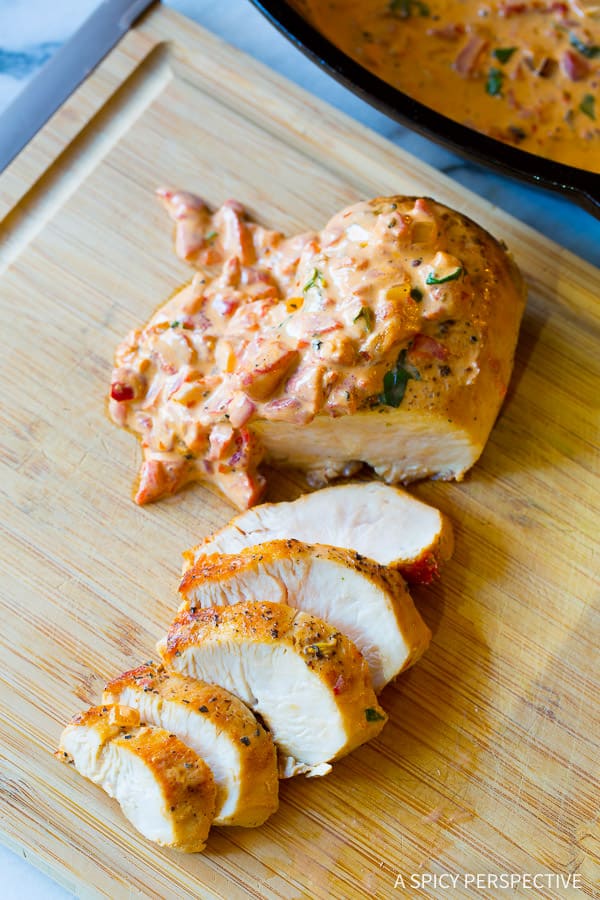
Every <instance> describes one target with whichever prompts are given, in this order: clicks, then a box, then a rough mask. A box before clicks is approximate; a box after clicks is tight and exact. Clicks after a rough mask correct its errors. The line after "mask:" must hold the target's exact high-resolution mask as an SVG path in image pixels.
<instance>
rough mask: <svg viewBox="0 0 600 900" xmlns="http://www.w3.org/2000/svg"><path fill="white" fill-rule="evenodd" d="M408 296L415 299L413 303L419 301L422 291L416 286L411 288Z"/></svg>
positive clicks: (421, 297)
mask: <svg viewBox="0 0 600 900" xmlns="http://www.w3.org/2000/svg"><path fill="white" fill-rule="evenodd" d="M410 296H411V297H412V299H413V300H414V301H415V303H420V302H421V300H422V299H423V291H422V290H421V289H420V288H418V287H414V288H411V289H410Z"/></svg>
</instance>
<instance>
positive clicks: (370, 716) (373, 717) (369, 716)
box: [365, 706, 385, 722]
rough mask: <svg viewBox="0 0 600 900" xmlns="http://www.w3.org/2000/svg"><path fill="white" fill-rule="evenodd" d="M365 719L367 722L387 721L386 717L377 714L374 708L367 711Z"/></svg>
mask: <svg viewBox="0 0 600 900" xmlns="http://www.w3.org/2000/svg"><path fill="white" fill-rule="evenodd" d="M365 719H366V720H367V722H382V721H383V720H384V719H385V716H382V715H381V713H380V712H377V710H376V709H373V707H372V706H368V707H367V708H366V709H365Z"/></svg>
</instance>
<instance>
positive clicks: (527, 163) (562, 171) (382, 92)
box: [251, 0, 600, 219]
mask: <svg viewBox="0 0 600 900" xmlns="http://www.w3.org/2000/svg"><path fill="white" fill-rule="evenodd" d="M251 2H252V3H253V4H254V6H256V7H257V9H259V10H260V11H261V12H262V13H263V15H264V16H266V18H267V19H268V20H269V21H270V22H271V23H272V24H273V25H275V27H276V28H278V29H279V31H281V33H282V34H283V35H285V37H287V38H288V40H290V41H291V42H292V43H293V44H294V45H295V46H296V47H298V49H299V50H302V52H303V53H305V54H306V55H307V56H308V57H309V58H310V59H312V60H313V62H316V63H318V64H319V65H320V66H321V67H322V68H323V69H325V71H326V72H328V73H329V74H330V75H333V77H334V78H336V79H337V80H338V81H340V82H341V83H342V84H344V85H345V86H346V87H348V88H350V90H352V91H354V93H356V94H358V95H359V97H362V99H363V100H366V101H367V102H368V103H370V104H371V105H372V106H375V107H377V108H378V109H380V110H381V111H382V112H384V113H385V114H386V115H388V116H390V117H391V118H393V119H396V120H397V121H399V122H401V123H402V124H403V125H407V126H408V127H409V128H412V129H413V130H414V131H418V132H419V133H420V134H423V135H425V137H428V138H430V139H431V140H434V141H437V143H438V144H443V145H445V146H446V147H449V148H450V149H451V150H454V151H455V152H456V153H459V154H460V155H461V156H464V157H466V158H467V159H470V160H473V161H475V162H477V163H480V164H482V165H484V166H488V167H491V168H493V169H497V170H499V171H500V172H502V174H503V175H509V176H510V177H512V178H519V179H521V180H522V181H529V182H533V183H534V184H539V185H541V186H542V187H545V188H550V189H551V190H554V191H558V192H559V193H560V194H562V195H563V196H565V197H567V198H569V199H570V200H573V201H574V202H575V203H577V204H578V205H579V206H581V207H583V208H584V209H585V210H587V211H588V212H590V213H591V214H592V215H593V216H595V217H596V218H598V219H600V175H597V174H595V173H594V172H588V171H586V170H585V169H576V168H575V167H574V166H567V165H564V164H563V163H558V162H554V161H552V160H550V159H544V158H543V157H541V156H535V155H534V154H533V153H527V152H526V151H525V150H519V148H518V147H512V146H510V145H509V144H503V143H501V142H500V141H497V140H495V139H494V138H490V137H487V136H486V135H484V134H480V133H479V132H478V131H474V130H473V129H472V128H467V127H466V126H465V125H459V124H458V123H457V122H454V121H452V119H448V118H447V117H446V116H443V115H441V114H440V113H437V112H434V110H433V109H430V108H429V107H428V106H424V105H423V104H422V103H419V102H417V101H416V100H413V99H412V98H411V97H409V96H407V95H406V94H403V93H402V91H399V90H397V89H396V88H394V87H392V86H391V85H389V84H388V83H387V82H385V81H382V80H381V78H378V77H377V76H376V75H373V74H372V73H371V72H369V71H368V70H367V69H365V68H364V67H363V66H361V65H360V63H357V62H355V61H354V60H353V59H351V58H350V57H349V56H347V55H346V54H345V53H343V52H342V51H341V50H339V49H338V48H337V47H336V46H335V45H334V44H332V43H331V42H330V41H328V40H327V38H325V37H323V35H322V34H320V33H319V32H318V31H317V30H316V29H315V28H313V27H312V25H309V23H308V22H307V21H306V19H304V18H302V16H301V15H300V14H299V13H297V12H296V11H295V10H293V9H292V8H291V7H289V6H288V5H287V3H285V2H283V0H251Z"/></svg>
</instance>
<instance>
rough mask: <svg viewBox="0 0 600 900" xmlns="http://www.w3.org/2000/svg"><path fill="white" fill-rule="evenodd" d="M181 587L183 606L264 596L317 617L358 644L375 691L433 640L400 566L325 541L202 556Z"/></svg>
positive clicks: (269, 543) (273, 544) (274, 544)
mask: <svg viewBox="0 0 600 900" xmlns="http://www.w3.org/2000/svg"><path fill="white" fill-rule="evenodd" d="M179 593H180V595H181V597H182V599H183V601H184V604H183V606H182V607H181V608H182V609H188V610H190V609H191V610H193V609H195V608H196V607H210V606H224V605H227V604H229V605H231V604H233V603H240V602H243V601H245V600H259V599H267V600H269V601H275V602H277V603H287V604H289V605H290V606H294V607H296V608H297V609H302V610H304V611H305V612H308V613H311V614H312V615H315V616H318V617H319V618H320V619H324V620H325V621H326V622H328V623H329V624H330V625H333V626H334V628H338V629H339V630H340V631H341V632H342V634H345V635H346V636H347V637H349V638H350V640H351V641H353V642H354V643H355V644H356V646H357V647H358V649H359V650H360V652H361V653H362V655H363V656H364V657H365V659H366V660H367V662H368V664H369V668H370V670H371V677H372V680H373V687H374V689H375V691H377V692H378V691H380V690H382V688H384V687H385V685H386V684H387V683H388V681H391V679H392V678H394V677H395V676H396V675H398V674H399V673H400V672H402V670H403V669H406V668H408V667H409V666H411V665H412V664H413V663H415V662H416V661H417V660H418V659H419V658H420V657H421V655H422V654H423V653H424V652H425V650H426V649H427V647H428V646H429V641H430V639H431V632H430V630H429V628H428V627H427V625H426V624H425V623H424V622H423V620H422V618H421V616H420V615H419V613H418V612H417V610H416V608H415V605H414V603H413V601H412V598H411V596H410V594H409V593H408V591H407V589H406V584H405V582H404V579H403V578H402V576H401V575H400V573H399V572H397V571H395V570H393V569H389V568H387V567H385V566H380V565H379V564H378V563H375V562H373V561H372V560H370V559H366V558H365V557H364V556H360V555H359V554H358V553H355V552H354V551H353V550H342V549H340V548H338V547H329V546H327V545H325V544H304V543H302V542H301V541H296V540H287V541H284V540H277V541H267V542H266V543H264V544H258V545H257V546H256V547H248V548H246V549H245V550H242V551H241V552H240V553H238V554H226V553H222V554H219V553H217V554H214V555H211V556H203V557H201V558H200V559H199V560H198V562H197V563H196V564H195V565H194V566H192V568H191V569H188V570H187V572H186V573H185V575H184V576H183V579H182V581H181V585H180V587H179ZM124 702H125V701H124ZM203 755H204V756H205V758H208V757H206V754H203Z"/></svg>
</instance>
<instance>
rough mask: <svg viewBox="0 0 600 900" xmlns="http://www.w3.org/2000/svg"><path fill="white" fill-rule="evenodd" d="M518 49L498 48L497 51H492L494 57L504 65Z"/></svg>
mask: <svg viewBox="0 0 600 900" xmlns="http://www.w3.org/2000/svg"><path fill="white" fill-rule="evenodd" d="M516 49H517V48H516V47H496V49H495V50H492V56H493V57H495V59H497V60H498V62H499V63H502V65H504V63H507V62H508V61H509V59H510V58H511V56H512V55H513V53H514V52H515V50H516Z"/></svg>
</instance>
